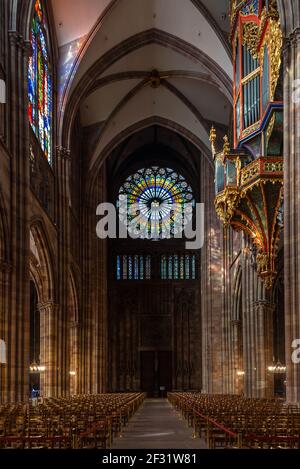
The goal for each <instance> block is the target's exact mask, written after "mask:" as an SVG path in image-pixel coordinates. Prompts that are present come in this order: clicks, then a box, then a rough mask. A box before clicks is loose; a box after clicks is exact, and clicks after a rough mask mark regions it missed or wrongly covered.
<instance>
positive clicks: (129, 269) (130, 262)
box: [128, 256, 133, 280]
mask: <svg viewBox="0 0 300 469" xmlns="http://www.w3.org/2000/svg"><path fill="white" fill-rule="evenodd" d="M132 278H133V265H132V256H128V279H129V280H132Z"/></svg>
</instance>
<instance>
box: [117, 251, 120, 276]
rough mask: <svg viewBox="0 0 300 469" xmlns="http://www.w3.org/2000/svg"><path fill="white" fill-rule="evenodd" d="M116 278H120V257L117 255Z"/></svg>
mask: <svg viewBox="0 0 300 469" xmlns="http://www.w3.org/2000/svg"><path fill="white" fill-rule="evenodd" d="M117 280H121V257H120V256H117Z"/></svg>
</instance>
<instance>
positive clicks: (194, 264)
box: [192, 255, 196, 280]
mask: <svg viewBox="0 0 300 469" xmlns="http://www.w3.org/2000/svg"><path fill="white" fill-rule="evenodd" d="M192 279H193V280H196V256H195V255H193V256H192Z"/></svg>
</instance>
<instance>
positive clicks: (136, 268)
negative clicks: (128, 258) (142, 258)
mask: <svg viewBox="0 0 300 469" xmlns="http://www.w3.org/2000/svg"><path fill="white" fill-rule="evenodd" d="M134 280H139V256H134Z"/></svg>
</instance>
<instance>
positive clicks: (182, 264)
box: [180, 256, 184, 280]
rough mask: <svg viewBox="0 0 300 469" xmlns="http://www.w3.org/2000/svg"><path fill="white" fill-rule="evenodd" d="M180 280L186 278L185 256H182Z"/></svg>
mask: <svg viewBox="0 0 300 469" xmlns="http://www.w3.org/2000/svg"><path fill="white" fill-rule="evenodd" d="M180 280H184V257H183V256H180Z"/></svg>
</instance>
